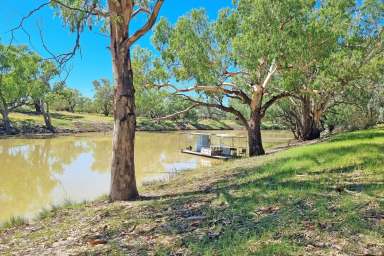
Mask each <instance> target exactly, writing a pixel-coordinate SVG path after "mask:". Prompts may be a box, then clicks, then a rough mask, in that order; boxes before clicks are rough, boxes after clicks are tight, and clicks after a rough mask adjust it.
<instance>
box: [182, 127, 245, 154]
mask: <svg viewBox="0 0 384 256" xmlns="http://www.w3.org/2000/svg"><path fill="white" fill-rule="evenodd" d="M189 135H191V136H194V137H195V145H188V146H187V147H185V148H184V149H182V150H181V152H182V153H185V154H192V155H197V156H203V157H209V158H216V159H221V160H228V159H233V158H241V157H246V156H247V137H245V136H238V135H230V134H214V133H211V134H208V133H197V132H195V133H190V134H189Z"/></svg>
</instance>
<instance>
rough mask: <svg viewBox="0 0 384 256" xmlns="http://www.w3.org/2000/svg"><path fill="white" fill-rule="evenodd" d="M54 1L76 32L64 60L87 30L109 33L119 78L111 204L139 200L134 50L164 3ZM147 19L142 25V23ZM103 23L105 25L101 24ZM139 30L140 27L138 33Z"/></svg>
mask: <svg viewBox="0 0 384 256" xmlns="http://www.w3.org/2000/svg"><path fill="white" fill-rule="evenodd" d="M105 2H106V1H100V0H94V1H88V0H51V1H50V3H51V4H52V5H53V6H54V7H55V8H56V9H57V10H58V11H59V14H60V15H61V17H62V18H63V21H64V23H65V24H66V25H68V26H69V27H70V29H71V30H72V31H76V35H77V39H76V45H75V47H74V48H73V51H72V52H70V53H69V54H68V55H64V56H60V57H61V58H60V60H64V61H65V60H67V59H68V57H71V56H72V55H73V54H74V52H75V51H76V49H77V48H78V47H79V45H80V34H81V31H83V30H84V28H86V27H89V28H92V27H93V26H101V27H102V28H104V29H105V30H108V31H109V37H110V50H111V54H112V63H113V65H112V66H113V72H114V78H115V83H114V84H115V85H116V90H115V100H114V120H115V121H114V132H113V149H112V151H113V154H112V165H111V176H112V178H111V193H110V197H111V200H113V201H114V200H131V199H136V198H137V197H138V191H137V187H136V178H135V164H134V141H135V129H136V112H135V90H134V86H133V72H132V63H131V54H130V52H131V47H132V45H133V44H134V43H135V42H136V41H137V40H139V39H140V38H141V37H142V36H143V35H144V34H145V33H146V32H147V31H148V30H150V29H151V27H152V26H153V24H154V23H155V21H156V19H157V16H158V14H159V11H160V9H161V6H162V5H163V3H164V0H137V1H133V0H108V1H107V4H106V3H105ZM135 18H141V20H143V18H145V22H144V24H142V25H140V23H139V22H138V19H135ZM100 23H101V24H100ZM136 27H138V29H137V30H135V29H136Z"/></svg>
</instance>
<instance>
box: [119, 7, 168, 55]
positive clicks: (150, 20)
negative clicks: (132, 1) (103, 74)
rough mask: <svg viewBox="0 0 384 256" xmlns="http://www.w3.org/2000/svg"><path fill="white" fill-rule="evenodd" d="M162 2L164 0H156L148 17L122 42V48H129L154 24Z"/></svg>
mask: <svg viewBox="0 0 384 256" xmlns="http://www.w3.org/2000/svg"><path fill="white" fill-rule="evenodd" d="M163 3H164V0H157V2H156V4H155V6H154V7H153V11H152V13H151V15H150V17H149V18H148V20H147V22H146V23H145V24H144V26H142V27H141V28H140V29H139V30H137V31H136V32H135V33H134V34H133V35H132V36H131V37H129V38H128V39H126V40H124V41H123V42H122V43H123V44H124V48H129V47H130V46H131V45H132V44H133V43H134V42H136V41H137V40H139V39H140V38H141V37H142V36H143V35H144V34H145V33H146V32H147V31H148V30H150V29H151V28H152V26H153V25H154V24H155V21H156V19H157V16H158V15H159V12H160V8H161V6H162V5H163Z"/></svg>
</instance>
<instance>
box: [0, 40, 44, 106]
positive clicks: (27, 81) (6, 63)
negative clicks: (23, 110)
mask: <svg viewBox="0 0 384 256" xmlns="http://www.w3.org/2000/svg"><path fill="white" fill-rule="evenodd" d="M39 62H40V57H39V56H37V55H36V54H34V53H32V52H30V51H29V50H28V49H27V48H26V47H24V46H4V45H1V44H0V110H2V111H4V110H6V111H11V110H13V109H15V108H17V107H19V106H22V105H24V104H25V103H26V101H27V99H28V97H29V96H30V95H31V92H32V91H33V89H34V86H35V83H33V81H34V78H35V75H36V74H37V72H38V67H39Z"/></svg>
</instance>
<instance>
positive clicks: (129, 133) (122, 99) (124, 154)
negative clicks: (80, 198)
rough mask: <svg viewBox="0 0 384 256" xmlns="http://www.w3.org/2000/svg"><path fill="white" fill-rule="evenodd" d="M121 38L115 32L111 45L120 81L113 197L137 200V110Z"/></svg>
mask: <svg viewBox="0 0 384 256" xmlns="http://www.w3.org/2000/svg"><path fill="white" fill-rule="evenodd" d="M118 42H119V40H118V39H117V38H114V37H113V36H112V47H111V49H112V56H113V65H114V73H115V74H114V75H115V79H116V85H117V86H116V91H115V102H114V131H113V152H112V167H111V172H112V174H111V175H112V177H111V193H110V198H111V200H112V201H116V200H134V199H136V198H138V196H139V193H138V191H137V187H136V177H135V162H134V144H135V130H136V113H135V90H134V86H133V72H132V66H131V59H130V50H129V49H122V50H120V48H119V43H118Z"/></svg>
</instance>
